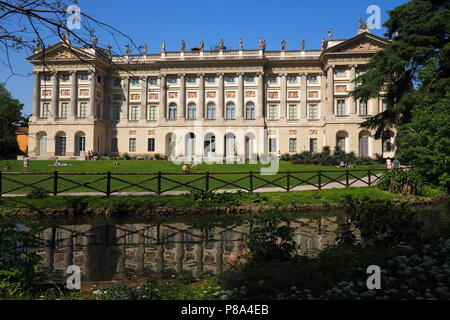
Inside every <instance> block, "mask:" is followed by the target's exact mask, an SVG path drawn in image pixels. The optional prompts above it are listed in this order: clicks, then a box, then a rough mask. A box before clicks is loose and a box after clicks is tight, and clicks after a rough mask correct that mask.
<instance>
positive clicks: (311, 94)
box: [308, 91, 319, 99]
mask: <svg viewBox="0 0 450 320" xmlns="http://www.w3.org/2000/svg"><path fill="white" fill-rule="evenodd" d="M308 98H310V99H318V98H319V91H308Z"/></svg>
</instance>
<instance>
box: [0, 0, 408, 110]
mask: <svg viewBox="0 0 450 320" xmlns="http://www.w3.org/2000/svg"><path fill="white" fill-rule="evenodd" d="M405 2H407V1H405V0H345V1H336V0H334V1H333V0H321V1H317V0H316V1H303V0H296V1H295V0H289V1H286V0H278V1H262V0H259V1H257V0H226V1H214V0H210V1H204V0H191V1H179V0H172V1H170V2H169V1H167V0H166V1H164V0H156V1H155V0H147V1H143V0H142V1H132V0H129V1H117V0H95V1H93V0H79V6H80V8H81V11H82V12H84V13H86V14H89V15H91V16H93V17H94V18H95V19H97V20H100V21H102V22H105V23H108V24H110V25H112V26H114V27H115V28H117V29H119V30H120V31H122V32H123V33H125V34H127V35H129V36H130V37H131V38H132V39H133V41H134V42H135V43H136V44H137V45H142V44H144V43H147V45H148V50H149V52H150V53H156V52H160V49H161V41H162V40H165V41H166V43H167V50H180V42H181V40H185V41H186V48H191V47H194V46H198V45H199V42H200V41H201V40H203V41H205V49H209V48H210V47H212V46H215V45H218V43H219V40H220V39H221V38H223V39H224V43H225V45H226V46H227V47H231V48H237V47H238V46H239V39H240V38H242V39H243V41H244V48H256V47H257V46H258V39H259V38H260V37H264V39H266V41H267V50H279V49H280V43H281V40H282V39H285V40H286V42H287V45H286V49H287V50H297V49H299V48H300V43H301V40H303V39H304V40H305V42H306V49H319V48H320V41H321V39H322V38H326V37H327V30H328V28H330V27H331V28H332V29H333V38H334V39H343V38H348V37H351V36H353V35H355V34H356V31H357V27H358V23H357V21H358V18H359V17H361V18H362V19H363V21H366V20H367V18H368V17H369V14H367V13H366V10H367V8H368V7H369V6H370V5H378V6H379V7H380V8H381V12H382V16H381V22H382V23H384V22H385V21H386V19H387V14H386V11H388V10H391V9H393V8H395V7H397V6H399V5H401V4H403V3H405ZM94 28H95V27H94ZM95 29H96V31H97V34H98V38H99V44H100V45H101V46H106V45H108V44H109V43H111V45H114V44H113V43H112V38H111V36H110V35H109V34H108V33H106V32H103V31H102V30H100V28H98V29H97V28H95ZM372 32H373V33H375V34H377V35H380V36H382V35H383V34H384V32H385V30H384V29H380V30H372ZM55 41H56V40H55ZM127 43H128V41H127V40H126V39H125V38H120V39H119V45H120V48H117V47H116V46H115V45H114V48H113V50H114V51H119V50H122V51H123V50H124V46H125V44H127ZM135 52H136V50H135ZM28 55H29V54H28V53H26V52H22V53H19V54H14V55H13V56H12V58H11V60H12V64H13V68H14V71H15V73H19V74H27V73H29V72H31V70H32V66H31V64H30V63H28V61H27V60H26V57H27V56H28ZM10 74H11V73H10V71H9V69H8V68H6V67H5V66H3V65H0V82H4V81H5V80H6V79H7V78H8V77H9V75H10ZM6 87H7V88H8V90H10V91H11V92H12V94H13V96H14V97H15V98H17V99H19V100H20V101H21V102H22V103H24V104H25V107H24V110H23V113H24V114H30V113H31V99H32V94H33V79H32V77H30V76H28V77H24V76H13V77H12V78H10V79H9V80H8V82H7V84H6Z"/></svg>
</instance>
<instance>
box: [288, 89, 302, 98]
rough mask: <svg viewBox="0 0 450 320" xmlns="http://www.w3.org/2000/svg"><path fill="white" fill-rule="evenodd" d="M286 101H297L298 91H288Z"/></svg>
mask: <svg viewBox="0 0 450 320" xmlns="http://www.w3.org/2000/svg"><path fill="white" fill-rule="evenodd" d="M287 96H288V99H298V97H299V94H298V91H288V95H287Z"/></svg>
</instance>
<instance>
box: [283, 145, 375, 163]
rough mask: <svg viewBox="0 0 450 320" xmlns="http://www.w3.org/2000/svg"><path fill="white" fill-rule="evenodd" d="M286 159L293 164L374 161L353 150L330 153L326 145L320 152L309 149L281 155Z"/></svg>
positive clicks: (337, 150)
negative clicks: (358, 155)
mask: <svg viewBox="0 0 450 320" xmlns="http://www.w3.org/2000/svg"><path fill="white" fill-rule="evenodd" d="M284 159H287V160H290V161H292V162H293V163H295V164H315V165H317V164H318V165H321V166H330V165H338V164H339V163H340V162H341V161H348V162H349V163H353V164H357V165H366V164H372V163H374V162H375V161H374V160H373V159H371V158H370V157H357V156H356V155H355V153H354V152H350V153H345V152H344V151H341V150H340V149H339V148H336V149H335V150H334V153H333V154H332V153H331V149H330V147H328V146H325V147H323V149H322V152H320V153H314V152H311V151H304V152H302V153H296V154H293V155H289V157H288V156H282V160H284Z"/></svg>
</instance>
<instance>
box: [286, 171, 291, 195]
mask: <svg viewBox="0 0 450 320" xmlns="http://www.w3.org/2000/svg"><path fill="white" fill-rule="evenodd" d="M286 185H287V189H286V190H287V191H288V192H289V191H290V190H291V172H290V171H288V172H287V173H286Z"/></svg>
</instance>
